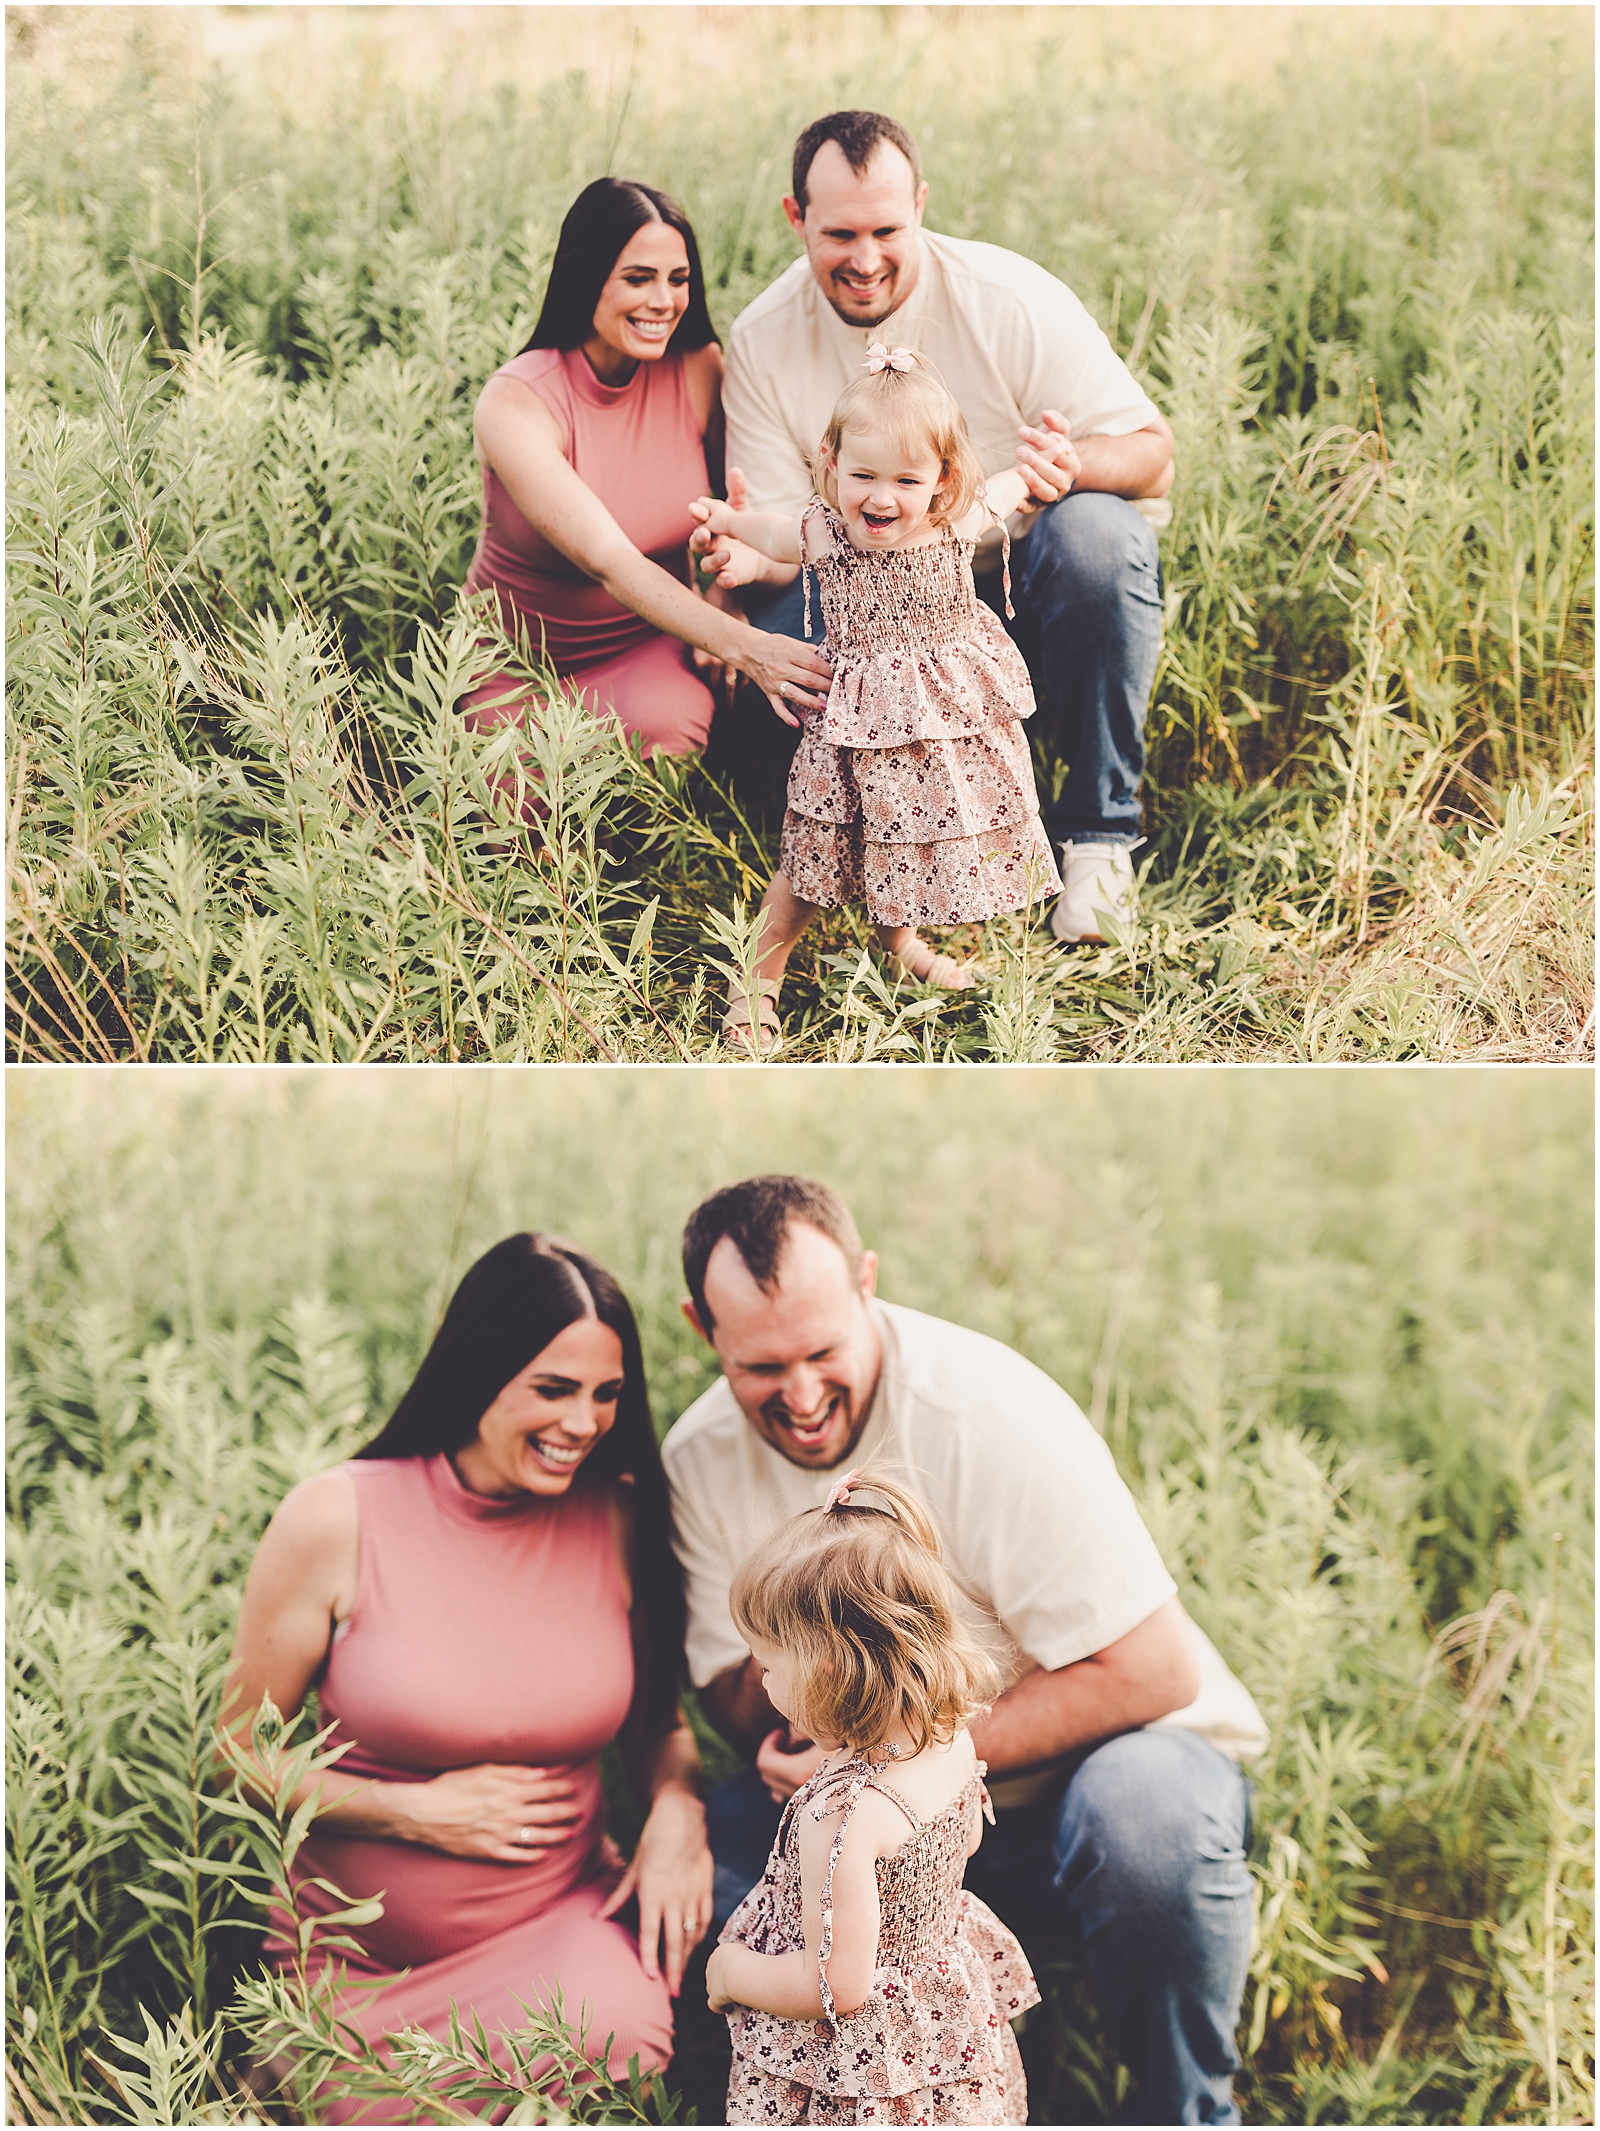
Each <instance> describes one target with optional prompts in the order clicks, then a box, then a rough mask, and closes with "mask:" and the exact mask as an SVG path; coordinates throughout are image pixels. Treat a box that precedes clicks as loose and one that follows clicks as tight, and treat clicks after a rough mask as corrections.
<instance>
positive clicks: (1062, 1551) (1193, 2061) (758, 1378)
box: [662, 1176, 1266, 2123]
mask: <svg viewBox="0 0 1600 2131" xmlns="http://www.w3.org/2000/svg"><path fill="white" fill-rule="evenodd" d="M684 1273H685V1277H686V1279H687V1282H688V1286H689V1291H690V1296H691V1300H690V1301H689V1302H688V1303H686V1304H685V1306H684V1307H685V1310H686V1313H687V1314H688V1316H689V1318H690V1321H691V1323H693V1324H694V1325H695V1326H696V1328H697V1329H698V1330H699V1331H700V1332H701V1334H702V1336H703V1337H704V1338H706V1339H707V1340H709V1342H710V1343H711V1345H712V1346H713V1347H714V1348H715V1350H716V1353H717V1358H718V1360H719V1361H720V1362H721V1363H722V1366H723V1370H724V1374H723V1377H722V1379H721V1380H720V1381H719V1382H718V1383H717V1384H715V1385H714V1386H713V1387H712V1389H711V1390H709V1391H708V1392H706V1393H705V1395H704V1396H703V1397H702V1398H700V1399H698V1400H697V1401H696V1402H695V1404H694V1405H693V1406H691V1407H690V1409H689V1411H688V1412H687V1413H685V1414H684V1415H683V1417H682V1419H681V1420H679V1421H678V1422H677V1424H676V1426H675V1427H674V1428H673V1429H672V1430H671V1431H670V1433H669V1434H668V1436H667V1439H666V1442H665V1443H664V1445H663V1447H662V1456H663V1458H664V1460H665V1463H666V1469H667V1479H668V1483H669V1485H670V1487H671V1491H672V1507H673V1521H674V1542H675V1544H676V1547H677V1550H678V1554H679V1558H680V1560H681V1561H682V1563H683V1568H684V1577H685V1585H686V1591H687V1597H688V1611H689V1628H688V1655H689V1670H690V1676H691V1678H692V1680H693V1682H694V1685H695V1688H696V1691H697V1692H698V1694H699V1697H700V1703H701V1707H702V1708H703V1709H704V1711H705V1712H706V1714H707V1716H708V1717H709V1718H710V1719H711V1721H712V1723H714V1724H715V1725H716V1726H717V1728H718V1730H720V1731H721V1732H722V1733H723V1734H724V1736H725V1737H726V1738H728V1739H729V1741H730V1742H731V1743H732V1744H733V1745H734V1746H735V1747H737V1748H738V1749H739V1750H740V1751H741V1752H743V1753H744V1754H745V1755H746V1756H747V1758H748V1759H750V1760H751V1761H752V1762H753V1763H754V1766H753V1767H752V1768H749V1769H747V1770H746V1771H745V1772H744V1773H743V1774H742V1775H740V1776H736V1777H734V1778H732V1779H731V1780H730V1781H729V1782H728V1783H726V1784H724V1785H723V1786H722V1787H721V1788H720V1789H719V1790H718V1791H716V1792H714V1793H713V1794H712V1797H711V1799H710V1800H709V1801H708V1807H707V1812H708V1821H709V1830H710V1836H711V1845H712V1850H713V1853H714V1855H715V1857H716V1862H717V1897H716V1902H717V1912H718V1915H719V1917H726V1916H727V1915H728V1914H729V1913H730V1912H731V1910H732V1909H733V1908H734V1907H735V1905H736V1904H737V1903H738V1901H739V1900H740V1899H741V1898H742V1896H743V1895H744V1893H745V1892H746V1890H747V1889H748V1888H749V1887H750V1886H752V1885H753V1884H754V1882H755V1881H756V1880H757V1879H758V1878H759V1877H760V1874H761V1870H762V1867H763V1865H764V1863H765V1861H766V1855H767V1851H768V1849H769V1847H770V1845H771V1842H772V1838H773V1835H774V1833H775V1832H776V1828H777V1823H778V1815H779V1810H780V1807H779V1803H778V1802H777V1801H779V1800H781V1799H782V1798H784V1797H787V1795H788V1794H789V1792H790V1791H792V1790H793V1789H794V1787H795V1786H796V1785H797V1784H798V1783H800V1782H803V1781H804V1780H805V1778H806V1777H807V1776H809V1775H810V1774H811V1773H812V1771H813V1770H814V1769H815V1767H816V1766H817V1763H818V1760H819V1758H820V1757H819V1754H818V1752H817V1750H816V1749H815V1748H813V1747H811V1746H810V1745H809V1743H808V1742H799V1741H796V1740H794V1739H792V1738H791V1737H790V1736H789V1735H788V1733H787V1729H786V1727H785V1726H784V1725H783V1724H782V1721H781V1720H780V1719H779V1718H778V1717H777V1715H776V1713H775V1712H774V1711H773V1709H772V1707H771V1705H770V1704H769V1703H768V1702H767V1700H766V1697H765V1695H764V1693H763V1692H762V1688H761V1682H760V1673H759V1669H758V1668H757V1667H756V1666H755V1663H754V1660H753V1659H752V1658H751V1657H750V1654H749V1651H748V1650H747V1649H746V1647H745V1645H744V1643H743V1641H742V1640H741V1639H740V1636H739V1634H738V1631H737V1630H736V1629H735V1627H734V1625H733V1622H732V1619H731V1617H730V1615H729V1612H728V1590H729V1586H730V1584H731V1581H732V1578H733V1575H734V1572H735V1570H736V1569H737V1567H738V1565H739V1563H740V1562H741V1561H742V1560H743V1559H744V1557H745V1556H746V1555H747V1554H748V1553H749V1552H750V1550H751V1549H752V1548H753V1547H754V1546H755V1545H756V1544H757V1542H758V1541H760V1540H761V1539H762V1538H763V1537H764V1536H765V1535H766V1534H767V1533H768V1532H770V1531H771V1530H772V1529H773V1528H774V1527H775V1526H776V1525H778V1524H780V1523H781V1522H783V1520H784V1519H786V1518H788V1517H791V1516H794V1515H796V1514H797V1513H798V1512H800V1511H801V1510H805V1509H812V1508H816V1507H819V1506H820V1505H821V1503H822V1502H823V1501H824V1499H825V1497H826V1495H827V1491H828V1488H829V1486H830V1484H831V1483H832V1481H833V1480H835V1479H837V1478H838V1477H839V1475H840V1474H841V1473H842V1472H843V1471H845V1470H846V1469H848V1467H849V1466H851V1465H856V1466H860V1467H863V1468H867V1467H870V1466H872V1465H874V1464H881V1465H882V1466H883V1467H884V1468H885V1469H886V1470H890V1471H894V1472H896V1473H898V1474H899V1475H900V1477H902V1479H904V1480H907V1481H909V1483H910V1484H911V1485H913V1486H915V1487H916V1488H917V1489H918V1491H919V1492H920V1493H921V1494H922V1495H923V1496H924V1498H925V1499H926V1501H927V1502H928V1504H929V1507H930V1509H931V1510H932V1512H933V1515H934V1518H935V1521H936V1523H937V1524H938V1526H939V1530H940V1533H941V1536H942V1539H943V1543H944V1547H945V1559H946V1566H947V1567H948V1568H949V1570H950V1572H951V1575H952V1576H953V1578H954V1579H955V1582H956V1584H957V1586H958V1588H959V1590H960V1592H961V1595H962V1600H963V1604H964V1606H965V1607H966V1609H967V1615H968V1619H969V1621H970V1622H971V1624H972V1625H974V1626H975V1627H976V1628H977V1629H978V1630H979V1631H980V1633H982V1634H983V1635H984V1636H985V1637H986V1639H987V1640H988V1642H989V1645H990V1648H991V1650H992V1651H993V1653H994V1655H995V1657H996V1659H997V1661H998V1662H999V1664H1000V1666H1001V1670H1002V1675H1003V1677H1004V1678H1005V1680H1006V1682H1007V1686H1006V1690H1005V1692H1004V1693H1003V1694H1002V1695H1001V1697H1000V1699H999V1700H998V1701H997V1702H996V1704H995V1706H994V1708H993V1710H992V1711H991V1712H990V1713H989V1715H988V1716H986V1717H984V1718H982V1719H981V1720H980V1721H979V1722H978V1724H977V1725H976V1726H975V1727H974V1734H973V1736H974V1741H975V1744H976V1746H977V1750H978V1752H979V1754H980V1755H981V1756H982V1757H983V1758H984V1759H985V1760H986V1761H987V1762H988V1764H989V1771H990V1774H989V1787H990V1791H991V1794H992V1795H993V1798H994V1803H995V1806H996V1810H997V1813H998V1824H997V1826H996V1827H995V1828H994V1829H993V1830H992V1831H990V1832H989V1833H987V1834H986V1836H985V1838H984V1842H983V1846H982V1848H981V1849H980V1850H979V1852H978V1854H977V1856H976V1857H975V1858H974V1859H973V1861H972V1864H971V1865H970V1866H969V1868H968V1884H969V1885H971V1886H972V1887H973V1888H974V1889H975V1891H977V1892H978V1893H980V1894H981V1895H982V1896H983V1898H984V1899H985V1900H986V1901H988V1902H990V1903H991V1905H992V1906H994V1907H995V1908H996V1909H998V1910H999V1911H1000V1913H1001V1914H1002V1915H1004V1916H1007V1917H1008V1920H1009V1921H1011V1922H1012V1923H1013V1924H1015V1925H1016V1926H1017V1928H1018V1929H1019V1930H1021V1932H1022V1935H1023V1939H1024V1943H1026V1940H1027V1936H1028V1926H1029V1924H1030V1922H1032V1923H1034V1924H1036V1925H1037V1924H1038V1923H1039V1922H1041V1921H1043V1920H1045V1919H1046V1918H1053V1919H1054V1920H1055V1921H1056V1922H1058V1923H1059V1924H1061V1925H1062V1926H1064V1927H1066V1928H1069V1929H1073V1928H1075V1929H1076V1930H1077V1931H1078V1932H1079V1933H1080V1934H1081V1937H1082V1941H1083V1944H1084V1947H1085V1951H1086V1953H1087V1957H1088V1960H1089V1964H1090V1968H1091V1972H1092V1973H1093V1975H1094V1977H1095V1980H1096V1983H1097V1984H1098V1986H1099V1988H1100V1991H1101V1994H1102V1996H1103V1998H1104V2000H1105V2005H1106V2010H1107V2013H1108V2015H1109V2018H1110V2021H1111V2025H1112V2032H1113V2035H1114V2038H1115V2041H1116V2043H1117V2047H1118V2050H1119V2054H1120V2055H1121V2057H1122V2061H1123V2062H1124V2063H1126V2064H1128V2065H1129V2066H1130V2068H1131V2069H1132V2070H1133V2071H1134V2073H1135V2075H1136V2078H1137V2082H1138V2084H1137V2086H1136V2088H1135V2090H1134V2092H1133V2094H1132V2095H1131V2096H1130V2102H1129V2107H1130V2109H1131V2110H1133V2111H1135V2112H1136V2114H1135V2115H1134V2116H1133V2117H1131V2118H1130V2120H1133V2121H1139V2122H1143V2123H1235V2122H1237V2121H1238V2116H1237V2112H1236V2110H1235V2108H1234V2103H1233V2094H1232V2075H1233V2072H1234V2070H1235V2069H1236V2068H1237V2057H1236V2054H1235V2050H1234V2043H1233V2033H1234V2028H1235V2026H1236V2024H1237V2021H1238V2014H1239V2001H1240V1997H1241V1994H1242V1992H1243V1988H1244V1980H1245V1966H1246V1961H1247V1959H1248V1954H1249V1945H1250V1920H1251V1897H1250V1878H1249V1874H1248V1872H1247V1870H1246V1867H1245V1862H1244V1853H1245V1849H1246V1845H1247V1842H1248V1825H1249V1807H1248V1795H1249V1794H1248V1785H1247V1784H1246V1782H1245V1780H1244V1778H1243V1776H1242V1774H1241V1771H1240V1768H1239V1765H1238V1764H1239V1761H1240V1760H1241V1759H1243V1758H1246V1757H1248V1756H1251V1755H1254V1754H1257V1753H1259V1752H1261V1751H1262V1749H1263V1748H1264V1746H1265V1745H1266V1733H1265V1730H1264V1728H1263V1726H1262V1723H1261V1719H1260V1717H1259V1715H1258V1714H1257V1712H1256V1708H1255V1705H1254V1703H1253V1702H1252V1700H1251V1698H1250V1696H1249V1694H1248V1693H1247V1691H1246V1690H1245V1688H1244V1687H1243V1686H1242V1685H1241V1684H1240V1682H1239V1681H1238V1680H1236V1679H1235V1678H1234V1677H1233V1675H1232V1674H1231V1673H1230V1672H1229V1671H1228V1669H1227V1667H1226V1665H1225V1664H1224V1663H1223V1661H1222V1659H1221V1657H1220V1656H1219V1655H1218V1654H1217V1652H1216V1650H1215V1649H1214V1648H1213V1647H1212V1645H1211V1644H1210V1643H1209V1642H1208V1641H1207V1640H1206V1638H1205V1637H1204V1636H1203V1635H1202V1634H1201V1633H1200V1631H1199V1630H1198V1629H1197V1628H1196V1627H1195V1626H1194V1625H1193V1623H1192V1622H1190V1621H1189V1620H1188V1618H1187V1616H1186V1615H1185V1614H1184V1611H1183V1608H1182V1606H1181V1605H1180V1603H1179V1601H1178V1598H1177V1587H1176V1585H1175V1584H1174V1583H1173V1581H1172V1578H1171V1577H1170V1576H1169V1575H1168V1574H1167V1572H1166V1569H1165V1568H1164V1567H1163V1565H1162V1562H1161V1559H1160V1556H1159V1555H1158V1554H1157V1552H1156V1550H1155V1546H1154V1544H1153V1542H1152V1541H1151V1539H1150V1536H1149V1534H1148V1532H1147V1531H1146V1530H1145V1527H1144V1524H1143V1522H1142V1521H1141V1519H1140V1517H1139V1513H1138V1511H1137V1509H1136V1508H1135V1506H1134V1503H1133V1499H1132V1497H1131V1496H1130V1494H1129V1493H1128V1490H1127V1488H1126V1487H1125V1486H1124V1484H1123V1482H1122V1481H1121V1479H1120V1478H1119V1477H1118V1475H1117V1472H1116V1468H1115V1466H1114V1465H1113V1463H1112V1460H1111V1456H1110V1453H1109V1452H1108V1451H1107V1449H1106V1447H1105V1444H1104V1443H1103V1442H1102V1440H1101V1439H1100V1437H1099V1436H1098V1435H1097V1434H1096V1433H1095V1431H1094V1430H1093V1429H1092V1428H1091V1427H1090V1425H1089V1423H1088V1422H1087V1421H1086V1420H1085V1419H1084V1417H1083V1415H1082V1414H1081V1413H1080V1412H1079V1410H1078V1408H1077V1407H1076V1406H1075V1405H1074V1404H1073V1402H1072V1400H1071V1399H1070V1398H1068V1397H1067V1395H1066V1393H1065V1392H1064V1391H1062V1390H1061V1389H1060V1387H1059V1386H1058V1385H1057V1384H1055V1383H1053V1382H1052V1381H1051V1379H1050V1378H1049V1377H1047V1376H1045V1375H1044V1374H1043V1372H1042V1371H1040V1370H1038V1369H1036V1368H1035V1367H1034V1366H1033V1365H1032V1363H1030V1362H1028V1361H1025V1360H1024V1359H1023V1358H1022V1356H1020V1355H1018V1354H1015V1353H1013V1352H1012V1351H1011V1350H1010V1349H1009V1348H1007V1347H1004V1346H1001V1345H1000V1344H999V1343H998V1342H997V1341H995V1340H991V1339H986V1338H984V1337H983V1336H982V1335H981V1334H978V1333H975V1332H970V1331H967V1330H965V1329H963V1328H962V1327H961V1326H958V1325H953V1324H947V1323H944V1322H942V1321H941V1320H939V1319H937V1318H931V1317H926V1316H923V1315H921V1314H920V1313H919V1312H917V1311H914V1310H907V1309H902V1308H899V1307H897V1306H895V1305H892V1304H888V1303H882V1302H879V1301H877V1300H876V1298H875V1295H874V1292H873V1290H874V1281H875V1275H876V1260H875V1258H874V1257H873V1256H872V1254H871V1253H870V1252H863V1251H862V1248H861V1243H860V1239H859V1237H858V1236H857V1234H856V1231H855V1227H854V1224H853V1222H852V1221H851V1218H850V1215H849V1213H848V1211H847V1210H846V1208H845V1207H844V1205H843V1203H842V1202H841V1201H840V1200H839V1199H838V1198H837V1197H836V1196H835V1194H834V1193H833V1192H831V1191H830V1190H829V1189H828V1188H827V1187H826V1186H825V1185H822V1184H818V1183H815V1182H813V1181H811V1180H810V1179H808V1178H804V1177H784V1176H779V1177H754V1178H749V1179H747V1180H746V1181H745V1182H743V1183H740V1184H734V1185H731V1186H729V1187H728V1188H727V1189H726V1190H723V1191H720V1192H717V1193H714V1194H713V1195H712V1197H711V1198H709V1199H708V1200H706V1201H705V1203H704V1204H703V1205H701V1206H700V1207H699V1208H697V1209H696V1211H695V1213H694V1214H693V1215H692V1216H691V1218H690V1221H689V1224H688V1227H687V1229H686V1231H685V1236H684ZM863 1499H865V1500H866V1501H868V1502H869V1503H870V1496H864V1498H863Z"/></svg>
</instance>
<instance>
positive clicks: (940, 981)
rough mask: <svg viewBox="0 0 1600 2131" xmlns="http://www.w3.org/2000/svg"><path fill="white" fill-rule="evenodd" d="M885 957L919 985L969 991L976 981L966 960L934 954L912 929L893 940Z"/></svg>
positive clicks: (942, 989) (950, 990)
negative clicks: (961, 960) (959, 960)
mask: <svg viewBox="0 0 1600 2131" xmlns="http://www.w3.org/2000/svg"><path fill="white" fill-rule="evenodd" d="M889 960H890V961H891V962H892V963H894V964H895V965H896V966H897V967H898V968H899V970H900V972H901V974H902V975H903V976H907V977H914V978H915V979H916V981H917V983H919V984H935V985H937V986H938V988H939V990H940V991H946V992H966V991H971V989H972V987H973V985H974V984H975V983H976V982H977V978H976V976H975V975H974V973H973V969H972V964H971V963H970V962H958V961H956V960H955V958H954V957H953V956H952V955H942V954H939V953H937V952H936V951H935V949H933V948H932V947H930V946H929V945H928V943H927V941H926V940H923V939H919V938H918V937H917V935H916V934H915V933H914V932H912V933H908V934H906V936H905V937H904V938H902V939H900V940H897V941H896V943H895V945H894V946H893V947H891V948H890V950H889Z"/></svg>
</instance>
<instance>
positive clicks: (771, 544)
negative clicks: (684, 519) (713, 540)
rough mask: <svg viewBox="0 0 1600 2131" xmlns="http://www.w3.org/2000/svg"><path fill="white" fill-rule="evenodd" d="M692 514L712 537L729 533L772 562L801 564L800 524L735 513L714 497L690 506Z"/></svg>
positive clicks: (769, 516) (770, 514)
mask: <svg viewBox="0 0 1600 2131" xmlns="http://www.w3.org/2000/svg"><path fill="white" fill-rule="evenodd" d="M689 514H690V516H691V517H692V518H694V519H695V520H696V522H697V523H698V524H700V525H703V526H704V527H705V528H706V530H707V531H708V532H709V533H712V534H719V533H728V534H731V535H732V536H733V538H734V539H735V540H742V541H743V542H744V544H745V546H746V547H750V548H755V549H756V550H757V552H758V553H760V554H762V555H765V556H766V557H767V559H768V561H769V562H788V563H795V562H798V561H799V560H800V520H799V519H798V518H780V517H778V516H776V515H775V514H774V513H773V512H770V511H741V510H735V509H734V507H733V506H732V504H730V503H719V502H717V500H716V499H715V497H713V496H701V497H699V498H698V499H697V500H696V501H695V502H693V503H691V504H690V506H689Z"/></svg>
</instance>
